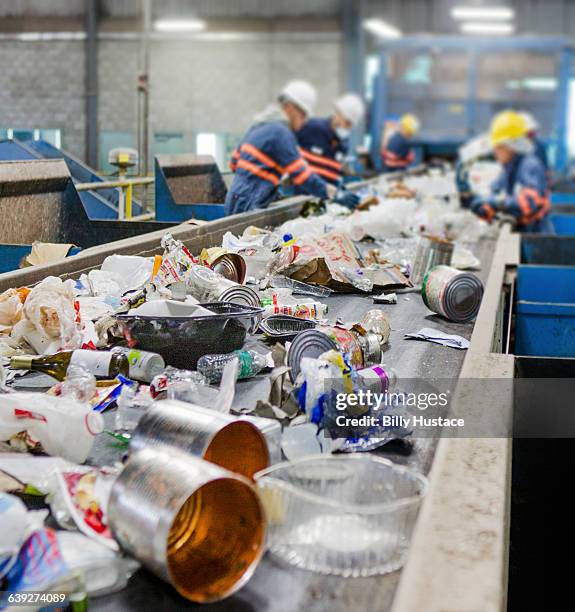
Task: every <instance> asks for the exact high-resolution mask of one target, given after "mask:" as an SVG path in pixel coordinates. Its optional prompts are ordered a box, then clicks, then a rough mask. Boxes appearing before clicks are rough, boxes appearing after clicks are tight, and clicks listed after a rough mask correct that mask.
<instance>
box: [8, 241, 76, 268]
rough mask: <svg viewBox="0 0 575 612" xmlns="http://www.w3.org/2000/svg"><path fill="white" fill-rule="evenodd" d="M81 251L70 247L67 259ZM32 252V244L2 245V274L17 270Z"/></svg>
mask: <svg viewBox="0 0 575 612" xmlns="http://www.w3.org/2000/svg"><path fill="white" fill-rule="evenodd" d="M81 250H82V249H80V248H78V247H75V246H74V247H70V250H69V251H68V254H67V257H70V256H72V255H76V254H77V253H79V252H80V251H81ZM31 251H32V245H31V244H0V274H3V273H4V272H12V271H13V270H17V269H18V268H19V267H20V263H21V262H22V260H23V259H24V257H27V256H28V255H30V252H31Z"/></svg>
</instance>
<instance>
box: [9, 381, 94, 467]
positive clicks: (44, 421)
mask: <svg viewBox="0 0 575 612" xmlns="http://www.w3.org/2000/svg"><path fill="white" fill-rule="evenodd" d="M103 430H104V421H103V418H102V415H101V414H99V413H97V412H94V411H93V410H92V407H91V406H90V404H88V403H85V402H78V401H77V400H75V399H72V398H69V397H54V396H51V395H46V394H45V393H25V392H23V393H7V394H5V395H3V396H2V401H1V402H0V440H9V439H10V438H11V437H12V436H14V435H16V434H18V433H20V432H22V431H26V432H27V433H28V435H29V437H30V438H32V439H34V440H37V441H39V442H40V443H41V444H42V447H43V448H44V450H45V451H46V452H47V453H48V454H49V455H53V456H56V457H63V458H64V459H67V460H68V461H73V462H74V463H84V461H86V458H87V457H88V454H89V452H90V450H91V448H92V444H93V442H94V438H95V437H96V435H97V434H99V433H101V432H102V431H103Z"/></svg>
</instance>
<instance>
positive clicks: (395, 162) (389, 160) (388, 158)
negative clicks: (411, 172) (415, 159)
mask: <svg viewBox="0 0 575 612" xmlns="http://www.w3.org/2000/svg"><path fill="white" fill-rule="evenodd" d="M381 155H382V157H383V161H384V163H385V165H386V166H389V167H391V168H403V167H405V166H407V165H408V164H409V162H410V159H409V156H408V157H407V159H406V158H403V157H399V155H396V154H395V153H392V152H391V151H388V150H387V149H383V150H382V151H381Z"/></svg>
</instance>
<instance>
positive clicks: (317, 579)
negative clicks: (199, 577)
mask: <svg viewBox="0 0 575 612" xmlns="http://www.w3.org/2000/svg"><path fill="white" fill-rule="evenodd" d="M305 200H306V198H292V199H290V200H287V201H286V202H285V203H283V204H281V205H279V206H276V207H273V208H271V209H269V210H267V211H260V212H256V213H251V214H249V215H242V216H237V217H230V218H227V219H222V220H219V221H215V222H212V223H209V224H206V225H202V226H199V227H193V226H190V225H186V224H183V225H180V226H176V227H175V228H174V230H173V234H174V236H175V237H177V238H179V239H183V240H184V241H185V242H186V243H187V244H188V246H190V247H191V248H192V250H193V251H194V252H197V251H198V250H200V249H201V248H202V247H204V246H211V245H215V244H220V241H221V237H222V235H223V234H224V233H225V231H228V230H229V231H232V232H234V233H236V234H238V233H241V232H242V231H243V229H244V228H245V227H247V226H248V225H259V226H273V225H278V224H280V223H282V222H283V221H284V220H286V219H288V218H292V217H295V216H296V215H297V214H298V212H299V210H300V208H301V205H302V204H303V202H304V201H305ZM162 233H163V232H155V233H152V234H148V235H145V236H140V237H138V238H134V239H128V240H123V241H119V242H117V243H111V244H108V245H103V246H101V247H96V248H93V249H89V250H87V251H86V252H85V253H83V254H80V255H77V256H76V257H74V258H72V259H70V260H67V261H63V262H59V263H58V264H54V265H51V266H42V267H38V268H30V269H27V270H21V271H18V272H14V273H9V274H4V275H0V290H4V289H5V288H7V287H13V286H19V285H24V284H31V283H35V282H38V281H39V280H41V279H42V278H44V277H45V276H47V275H48V274H54V275H62V276H63V277H73V276H77V275H78V274H79V273H80V272H82V271H85V270H89V269H91V268H94V267H98V266H99V265H100V264H101V262H102V261H103V259H104V258H105V257H106V256H107V255H109V254H112V253H114V252H115V253H122V254H143V255H150V254H153V253H158V252H160V247H159V242H160V238H161V235H162ZM473 250H474V252H475V255H476V256H477V257H479V258H480V260H481V262H482V270H481V272H480V274H479V275H480V276H481V277H482V278H483V280H485V279H486V277H487V274H488V273H489V271H490V269H491V267H492V257H493V253H494V250H495V249H494V242H493V241H492V240H486V241H483V242H480V243H478V244H476V245H474V247H473ZM497 257H498V256H497V255H495V259H497ZM502 269H503V268H502V267H501V266H498V265H497V270H498V271H499V270H502ZM498 273H499V272H498ZM501 274H502V272H501ZM496 276H497V275H496ZM497 282H499V286H500V282H501V279H499V280H498V279H495V284H497ZM489 299H492V298H489ZM493 299H495V298H493ZM326 302H327V303H328V305H329V308H330V312H329V315H330V318H332V319H333V318H335V317H340V318H342V319H344V320H357V319H358V318H359V317H360V316H361V315H362V314H363V312H365V311H366V310H368V309H369V308H371V307H373V300H372V298H371V297H368V296H358V295H339V296H337V295H336V296H332V297H330V298H327V299H326ZM487 307H488V308H489V310H490V311H491V310H493V311H495V309H496V306H494V304H492V303H489V304H488V305H487ZM382 308H383V309H385V310H386V311H387V312H388V313H389V315H390V318H391V324H392V334H391V339H390V347H389V349H388V350H387V351H386V353H385V359H384V361H385V362H386V363H388V364H390V365H391V366H392V367H394V368H395V369H396V370H397V372H398V374H399V376H400V377H401V378H409V377H411V378H416V377H423V378H425V379H427V380H429V381H433V380H439V379H446V378H456V377H457V376H458V375H459V372H460V371H461V368H462V364H463V361H464V359H465V358H466V353H465V351H458V350H455V349H451V348H447V347H443V346H439V345H435V344H430V343H427V342H417V341H412V340H406V339H404V338H403V334H404V333H406V332H412V331H417V330H418V329H420V328H421V327H436V328H439V329H442V330H444V331H447V332H448V333H457V334H460V335H462V336H465V337H467V338H470V337H471V334H472V331H473V324H465V325H460V324H452V323H449V322H446V321H443V320H441V319H439V318H438V317H436V316H435V315H432V314H431V313H430V311H429V310H427V308H426V307H425V306H424V304H423V302H422V300H421V298H420V296H419V295H418V294H417V293H406V294H401V295H399V296H398V304H396V305H383V306H382ZM482 311H484V308H482ZM480 314H481V313H480ZM487 316H489V313H487ZM493 316H494V315H493ZM489 335H491V337H492V336H493V330H491V331H489V330H487V331H486V332H485V333H480V334H477V330H476V334H475V336H477V337H474V343H475V344H478V345H482V350H484V351H489V350H490V348H489V347H488V346H487V343H488V342H489ZM472 349H473V344H472ZM470 352H471V351H470ZM466 363H467V361H466ZM107 419H111V415H109V416H108V417H107ZM442 442H445V440H443V441H442ZM449 442H451V441H449ZM454 442H460V441H454ZM99 446H100V445H99ZM410 446H411V445H406V444H395V443H394V444H392V445H389V446H388V447H384V448H383V449H381V450H380V451H379V452H381V453H382V454H384V455H385V456H387V457H390V458H392V459H393V460H394V461H397V462H400V463H404V464H408V465H411V466H413V467H416V468H418V469H419V470H421V471H423V472H424V473H428V472H429V470H430V468H431V466H432V462H433V461H434V455H435V451H436V448H437V440H433V439H430V438H419V439H415V440H414V442H413V446H412V448H410ZM100 448H101V446H100ZM409 451H411V452H409ZM105 454H106V455H108V453H105ZM98 456H99V457H100V459H102V460H103V456H104V453H102V454H100V451H99V450H97V452H96V456H95V457H94V459H96V460H98ZM108 460H109V456H106V461H108ZM450 460H451V463H449V462H448V463H447V468H449V467H450V466H453V461H456V459H454V458H453V457H451V459H450ZM445 461H446V459H445V457H444V456H443V457H442V462H441V466H442V467H443V468H445V467H446V463H445ZM465 467H466V466H463V468H465ZM430 493H432V491H430ZM444 502H445V500H444ZM447 511H449V510H447ZM419 540H421V537H419V539H418V542H419ZM419 552H420V551H419V547H418V554H419ZM442 570H443V572H444V573H445V572H447V573H449V571H450V567H449V564H446V565H445V567H443V568H442ZM400 577H401V572H394V573H392V574H389V575H385V576H380V577H373V578H358V579H342V578H340V577H326V576H322V575H318V574H314V573H311V572H306V571H302V570H297V569H294V568H291V567H288V568H286V567H281V566H279V565H277V564H276V563H275V562H273V561H272V560H271V559H270V558H269V557H267V556H266V557H265V558H264V560H263V562H262V563H261V565H260V566H259V567H258V569H257V571H256V573H255V575H254V577H253V578H252V579H251V580H250V582H249V583H248V584H247V585H246V586H245V587H244V588H243V589H241V590H240V591H239V592H238V593H237V594H235V595H234V596H232V597H231V598H229V599H227V600H226V601H224V602H221V603H219V604H212V605H210V606H207V607H205V606H204V609H206V610H208V609H209V610H221V611H224V610H226V611H229V610H233V611H234V612H235V611H236V610H238V611H241V610H245V611H253V612H256V611H257V612H292V611H294V610H305V611H306V612H323V611H327V610H329V611H330V612H344V611H345V612H347V611H348V610H353V609H364V610H378V611H379V610H389V609H391V606H392V603H393V599H394V594H395V591H396V588H397V585H398V582H399V580H400ZM410 581H411V580H410ZM402 586H403V587H404V588H403V589H402V592H403V594H404V595H405V592H406V591H409V584H407V585H405V584H402ZM404 598H405V597H404ZM443 601H444V603H445V601H446V600H443ZM90 607H91V609H93V610H99V611H110V612H111V611H120V610H121V611H130V610H138V611H139V610H148V609H160V610H161V609H166V610H168V609H169V610H175V609H178V610H182V609H195V608H196V607H197V606H195V605H193V604H191V603H188V602H186V601H184V600H182V599H181V598H180V597H179V596H178V595H177V594H176V593H175V591H174V590H173V589H172V588H171V587H170V586H168V585H166V584H164V583H162V582H161V581H160V580H158V579H157V578H155V577H154V576H152V575H151V574H150V573H149V572H147V571H145V570H141V571H140V572H138V573H137V574H136V575H135V576H134V577H133V579H132V580H131V581H130V584H129V585H128V587H127V588H126V589H125V590H123V591H121V592H119V593H117V594H114V595H110V596H107V597H103V598H98V599H96V600H94V601H93V602H91V606H90ZM408 609H409V606H408V607H407V608H406V607H403V608H401V610H402V611H403V610H408ZM412 609H413V608H412ZM478 609H479V608H478Z"/></svg>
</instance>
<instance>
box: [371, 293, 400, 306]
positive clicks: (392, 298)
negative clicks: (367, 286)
mask: <svg viewBox="0 0 575 612" xmlns="http://www.w3.org/2000/svg"><path fill="white" fill-rule="evenodd" d="M373 301H374V302H375V303H376V304H397V294H396V293H382V294H381V295H374V296H373Z"/></svg>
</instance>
